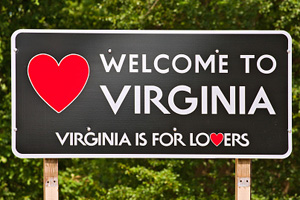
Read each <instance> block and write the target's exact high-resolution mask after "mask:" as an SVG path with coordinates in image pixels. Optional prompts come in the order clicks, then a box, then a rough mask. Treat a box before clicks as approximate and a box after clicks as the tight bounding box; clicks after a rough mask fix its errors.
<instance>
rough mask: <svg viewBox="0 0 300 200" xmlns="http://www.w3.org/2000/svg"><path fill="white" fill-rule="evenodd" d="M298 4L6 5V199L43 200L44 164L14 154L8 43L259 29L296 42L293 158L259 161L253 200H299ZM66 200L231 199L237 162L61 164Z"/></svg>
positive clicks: (48, 0)
mask: <svg viewBox="0 0 300 200" xmlns="http://www.w3.org/2000/svg"><path fill="white" fill-rule="evenodd" d="M299 22H300V2H299V1H298V0H285V1H282V0H243V1H237V0H233V1H230V0H203V1H198V0H169V1H162V0H146V1H141V0H109V1H103V0H102V1H101V0H56V1H53V0H43V1H39V0H27V1H24V0H14V1H13V0H1V1H0V199H41V198H42V192H43V189H42V160H37V159H31V160H28V159H18V158H16V157H15V156H14V155H13V154H12V152H11V147H10V142H11V139H10V137H11V135H10V132H11V130H10V119H11V114H10V107H11V103H10V92H11V91H10V36H11V34H12V33H13V32H14V31H15V30H17V29H21V28H41V29H62V28H63V29H187V30H206V29H209V30H218V29H220V30H221V29H231V30H238V29H244V30H246V29H249V30H251V29H256V30H275V29H281V30H286V31H288V32H289V33H290V34H291V35H292V38H293V153H292V155H291V156H290V157H289V158H287V159H285V160H253V168H252V178H253V179H252V181H253V182H252V198H253V199H262V200H263V199H300V192H299V188H298V187H299V185H300V169H299V167H300V157H299V153H300V149H299V145H300V141H299V140H300V135H299V131H300V23H299ZM59 183H60V197H61V199H178V200H181V199H216V200H217V199H233V198H234V160H204V159H203V160H155V159H62V160H60V161H59Z"/></svg>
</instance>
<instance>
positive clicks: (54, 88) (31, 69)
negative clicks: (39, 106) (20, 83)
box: [27, 54, 90, 113]
mask: <svg viewBox="0 0 300 200" xmlns="http://www.w3.org/2000/svg"><path fill="white" fill-rule="evenodd" d="M27 70H28V71H27V72H28V77H29V80H30V82H31V84H32V86H33V88H34V89H35V91H36V92H37V94H38V95H39V96H40V97H41V98H42V99H43V100H44V101H45V102H46V103H47V104H48V105H49V106H50V107H51V108H52V109H53V110H55V111H56V112H57V113H60V112H62V111H63V110H64V109H65V108H66V107H68V106H69V105H70V104H71V103H72V102H73V101H74V100H75V99H76V98H77V97H78V96H79V94H80V93H81V91H82V90H83V88H84V86H85V84H86V83H87V80H88V77H89V74H90V69H89V64H88V62H87V61H86V60H85V59H84V58H83V57H82V56H80V55H77V54H69V55H67V56H65V57H64V58H63V59H62V60H61V61H60V63H57V61H56V60H55V58H53V57H52V56H50V55H48V54H38V55H36V56H34V57H33V58H32V59H31V60H30V62H29V64H28V69H27Z"/></svg>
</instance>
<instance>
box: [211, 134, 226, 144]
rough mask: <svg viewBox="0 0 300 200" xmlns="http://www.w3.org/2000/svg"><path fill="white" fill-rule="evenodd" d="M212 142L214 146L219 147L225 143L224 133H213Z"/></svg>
mask: <svg viewBox="0 0 300 200" xmlns="http://www.w3.org/2000/svg"><path fill="white" fill-rule="evenodd" d="M210 140H211V141H212V142H213V143H214V145H216V146H219V145H220V144H221V142H222V141H223V134H222V133H218V134H216V133H212V134H210Z"/></svg>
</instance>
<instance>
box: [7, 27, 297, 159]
mask: <svg viewBox="0 0 300 200" xmlns="http://www.w3.org/2000/svg"><path fill="white" fill-rule="evenodd" d="M11 42H12V118H13V120H12V149H13V152H14V154H15V155H16V156H18V157H22V158H71V157H91V158H97V157H98V158H108V157H114V158H129V157H133V158H286V157H287V156H289V155H290V153H291V149H292V145H291V138H292V137H291V115H292V114H291V70H292V69H291V65H292V64H291V57H292V53H291V50H292V47H291V37H290V35H289V34H288V33H286V32H284V31H104V30H98V31H92V30H90V31H87V30H80V31H79V30H78V31H74V30H72V31H71V30H18V31H16V32H15V33H14V34H13V35H12V40H11Z"/></svg>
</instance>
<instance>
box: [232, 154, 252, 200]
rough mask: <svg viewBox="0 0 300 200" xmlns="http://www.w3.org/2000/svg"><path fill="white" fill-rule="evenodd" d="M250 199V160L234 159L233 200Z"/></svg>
mask: <svg viewBox="0 0 300 200" xmlns="http://www.w3.org/2000/svg"><path fill="white" fill-rule="evenodd" d="M250 199H251V160H250V159H235V200H250Z"/></svg>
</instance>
